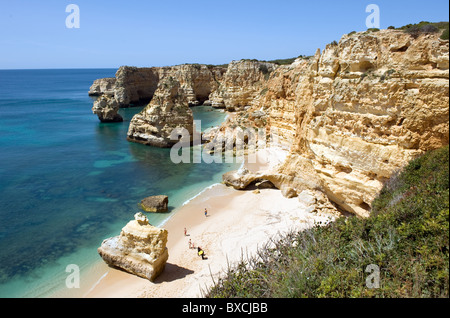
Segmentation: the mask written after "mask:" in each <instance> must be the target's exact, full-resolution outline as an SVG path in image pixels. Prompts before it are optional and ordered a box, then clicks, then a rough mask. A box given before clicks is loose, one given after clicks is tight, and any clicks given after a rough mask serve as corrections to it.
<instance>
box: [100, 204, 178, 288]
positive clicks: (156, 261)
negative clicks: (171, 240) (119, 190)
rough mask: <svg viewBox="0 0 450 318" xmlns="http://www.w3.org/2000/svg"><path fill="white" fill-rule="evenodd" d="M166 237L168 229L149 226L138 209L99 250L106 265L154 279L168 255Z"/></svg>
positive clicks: (159, 272)
mask: <svg viewBox="0 0 450 318" xmlns="http://www.w3.org/2000/svg"><path fill="white" fill-rule="evenodd" d="M167 236H168V232H167V230H165V229H160V228H157V227H154V226H152V225H151V224H149V222H148V219H147V217H145V215H143V214H142V213H140V212H139V213H136V214H135V216H134V220H132V221H130V222H128V224H127V225H126V226H125V227H124V228H123V229H122V231H121V232H120V235H118V236H115V237H111V238H108V239H106V240H104V241H103V242H102V244H101V246H100V247H99V248H98V253H99V254H100V256H101V257H102V258H103V260H104V261H105V262H106V263H107V264H108V265H111V266H114V267H118V268H121V269H123V270H125V271H127V272H129V273H132V274H134V275H137V276H140V277H143V278H146V279H148V280H150V281H153V280H154V279H155V278H156V277H157V276H158V275H159V274H161V272H162V271H163V270H164V267H165V264H166V262H167V259H168V257H169V254H168V251H167V247H166V244H167Z"/></svg>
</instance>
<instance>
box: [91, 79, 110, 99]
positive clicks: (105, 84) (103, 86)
mask: <svg viewBox="0 0 450 318" xmlns="http://www.w3.org/2000/svg"><path fill="white" fill-rule="evenodd" d="M115 85H116V78H115V77H107V78H100V79H97V80H95V81H94V83H93V84H92V86H91V87H90V89H89V96H101V95H110V96H114V88H115Z"/></svg>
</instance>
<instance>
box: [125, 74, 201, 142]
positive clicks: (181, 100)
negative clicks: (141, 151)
mask: <svg viewBox="0 0 450 318" xmlns="http://www.w3.org/2000/svg"><path fill="white" fill-rule="evenodd" d="M193 120H194V118H193V115H192V110H191V109H190V108H189V104H188V99H187V97H186V95H185V94H184V91H183V89H182V88H181V84H180V82H178V81H177V80H175V79H173V78H172V77H169V78H167V79H165V80H163V81H161V82H160V83H159V85H158V89H157V90H156V91H155V93H154V96H153V99H152V101H151V102H150V103H149V104H148V105H147V106H146V107H145V108H144V109H143V110H142V111H141V112H140V113H139V114H137V115H135V116H133V118H132V120H131V122H130V126H129V128H128V134H127V138H128V140H129V141H133V142H138V143H142V144H146V145H151V146H156V147H161V148H167V147H170V146H172V145H174V144H175V143H177V142H178V139H175V138H177V137H178V135H176V136H175V138H172V137H173V136H171V134H172V132H173V131H174V130H175V129H177V128H181V129H185V130H186V131H187V132H188V133H189V140H187V142H189V143H190V141H191V140H192V138H193Z"/></svg>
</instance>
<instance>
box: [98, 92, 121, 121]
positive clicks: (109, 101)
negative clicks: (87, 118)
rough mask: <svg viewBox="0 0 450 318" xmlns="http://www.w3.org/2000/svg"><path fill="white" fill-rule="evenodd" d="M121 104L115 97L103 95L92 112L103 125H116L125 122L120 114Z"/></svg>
mask: <svg viewBox="0 0 450 318" xmlns="http://www.w3.org/2000/svg"><path fill="white" fill-rule="evenodd" d="M118 111H119V104H118V103H117V101H116V99H115V98H114V97H111V96H108V95H102V96H101V97H99V98H98V99H97V100H96V101H95V102H94V106H93V107H92V112H93V113H94V114H96V115H97V116H98V119H100V121H101V122H102V123H114V122H121V121H123V118H122V116H120V114H118V113H117V112H118Z"/></svg>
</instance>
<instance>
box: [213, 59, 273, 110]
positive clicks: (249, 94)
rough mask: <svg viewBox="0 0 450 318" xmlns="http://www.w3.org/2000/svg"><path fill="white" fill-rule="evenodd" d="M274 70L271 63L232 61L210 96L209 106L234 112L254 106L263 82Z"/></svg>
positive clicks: (263, 84)
mask: <svg viewBox="0 0 450 318" xmlns="http://www.w3.org/2000/svg"><path fill="white" fill-rule="evenodd" d="M276 68H277V66H276V65H275V64H273V63H267V62H260V61H257V60H240V61H232V62H231V63H230V64H229V65H228V68H227V71H226V73H225V74H224V76H223V79H222V81H221V82H220V86H219V87H218V89H217V90H215V91H214V92H213V93H212V94H211V96H210V99H209V102H210V104H211V106H213V107H216V108H226V109H227V110H228V111H235V110H238V109H241V108H244V107H245V106H251V105H253V104H255V103H256V102H257V101H258V97H259V94H260V92H261V90H262V88H263V87H264V86H265V82H266V81H267V80H268V79H269V77H270V74H271V73H272V72H273V70H274V69H276Z"/></svg>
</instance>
